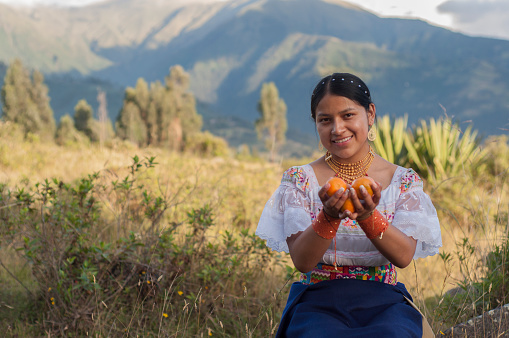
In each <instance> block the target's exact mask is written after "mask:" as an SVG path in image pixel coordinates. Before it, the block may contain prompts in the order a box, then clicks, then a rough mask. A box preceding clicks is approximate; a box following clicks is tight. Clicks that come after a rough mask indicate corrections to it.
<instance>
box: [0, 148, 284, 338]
mask: <svg viewBox="0 0 509 338" xmlns="http://www.w3.org/2000/svg"><path fill="white" fill-rule="evenodd" d="M156 164H157V163H156V162H155V158H154V157H147V158H145V159H140V158H139V157H138V156H134V157H133V161H132V164H131V166H130V167H129V168H128V173H127V174H126V175H125V176H118V174H115V175H114V176H106V175H102V174H99V173H94V174H91V175H88V176H87V177H85V178H82V179H80V180H79V181H78V182H76V183H75V184H67V183H65V182H62V181H60V180H57V179H53V180H45V181H44V182H42V183H37V184H35V186H34V188H32V189H28V188H14V189H9V188H7V187H6V186H5V185H0V219H1V220H2V222H0V245H4V244H7V243H9V245H10V246H13V247H14V248H16V250H17V251H18V252H19V253H20V254H21V255H22V257H24V258H25V259H26V260H27V261H28V262H30V265H31V267H32V273H33V278H34V279H35V281H36V283H37V285H38V287H37V288H35V289H34V290H31V293H33V296H34V297H33V298H32V299H31V300H30V301H31V302H35V303H37V307H38V310H37V312H36V313H35V316H36V319H34V322H35V323H36V324H34V330H36V331H37V332H36V333H37V334H38V335H47V334H59V335H72V336H76V335H78V336H82V335H83V336H84V335H97V336H111V335H113V336H117V335H144V336H146V335H158V336H173V335H175V336H180V335H184V336H195V335H197V336H199V335H204V334H205V335H208V334H209V333H210V332H212V331H214V332H218V333H220V334H222V335H225V336H234V335H237V334H238V333H239V332H243V331H245V330H247V329H248V327H250V330H252V331H253V332H254V331H255V330H256V332H258V333H259V335H263V336H266V335H270V334H273V333H274V332H273V331H274V328H275V327H276V325H277V322H278V318H277V317H276V318H275V316H274V315H273V312H272V307H273V306H278V307H279V306H281V305H282V304H281V303H280V301H281V300H277V299H270V295H267V297H266V298H265V299H260V298H258V297H257V296H256V295H251V294H250V293H249V290H251V289H255V288H256V287H259V284H260V283H261V281H262V280H263V278H264V270H265V269H266V267H267V266H271V267H272V268H274V267H275V266H276V265H274V263H273V260H274V258H275V253H274V252H272V251H271V250H270V249H268V248H267V247H266V245H265V243H264V241H262V240H261V239H259V238H258V237H257V236H255V235H254V233H252V232H251V231H250V230H248V229H241V230H239V231H238V232H235V233H234V232H231V231H227V230H221V231H219V232H218V231H217V228H216V224H215V210H214V209H213V208H212V207H211V206H210V205H207V204H205V205H203V206H202V207H198V208H192V209H190V210H189V211H188V212H187V214H186V217H185V218H184V219H182V220H178V219H175V218H173V217H174V216H173V217H170V215H168V213H167V211H168V210H170V209H172V208H174V207H175V206H176V205H178V204H180V203H181V202H182V201H183V200H184V199H187V198H189V196H187V195H185V196H180V195H174V196H172V195H165V194H164V193H163V192H161V191H158V190H154V189H151V188H150V186H149V185H147V182H150V181H147V180H146V178H147V175H148V176H150V171H151V170H152V168H153V167H154V166H155V165H156ZM277 312H279V310H278V311H277ZM232 313H236V316H232V315H231V314H232ZM269 313H270V317H271V318H272V319H271V320H270V321H269V320H268V319H269ZM265 316H267V321H265V320H263V321H262V319H264V318H265ZM191 317H192V319H191Z"/></svg>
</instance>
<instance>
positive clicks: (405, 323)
mask: <svg viewBox="0 0 509 338" xmlns="http://www.w3.org/2000/svg"><path fill="white" fill-rule="evenodd" d="M405 297H407V298H409V299H410V300H411V299H412V298H411V296H410V294H409V293H408V291H407V290H406V288H405V286H404V285H403V284H402V283H398V284H397V285H389V284H385V283H381V282H374V281H364V280H355V279H336V280H328V281H323V282H320V283H317V284H313V285H305V284H302V283H300V282H296V283H293V285H292V288H291V289H290V295H289V296H288V301H287V303H286V307H285V309H284V311H283V315H282V318H281V322H280V324H279V329H278V331H277V334H276V337H292V338H294V337H374V336H376V337H378V338H380V337H398V338H400V337H422V332H423V329H422V325H423V324H422V316H421V314H420V313H419V312H418V311H417V310H416V309H414V308H413V307H412V306H411V305H410V304H409V303H408V302H407V301H406V299H405Z"/></svg>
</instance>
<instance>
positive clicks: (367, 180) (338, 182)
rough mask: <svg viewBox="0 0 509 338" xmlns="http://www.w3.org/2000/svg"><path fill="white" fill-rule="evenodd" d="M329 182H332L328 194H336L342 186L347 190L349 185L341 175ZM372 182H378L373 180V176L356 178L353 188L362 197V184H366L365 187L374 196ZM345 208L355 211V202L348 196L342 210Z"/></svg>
mask: <svg viewBox="0 0 509 338" xmlns="http://www.w3.org/2000/svg"><path fill="white" fill-rule="evenodd" d="M327 183H329V184H330V187H329V189H328V190H327V195H329V196H332V195H334V193H335V192H336V191H338V190H339V189H341V188H343V189H345V190H346V188H347V187H348V184H346V182H345V181H343V179H341V178H339V177H332V178H330V179H329V180H328V181H327ZM371 184H376V183H375V180H373V179H372V178H371V177H368V176H363V177H359V178H357V179H355V180H354V181H353V182H352V188H354V190H355V193H356V194H357V197H359V199H362V193H361V186H364V188H366V190H367V191H368V194H370V195H371V196H373V189H371ZM345 210H350V212H352V213H353V212H354V211H355V207H354V206H353V202H352V200H351V199H350V198H348V199H347V200H346V201H345V203H344V204H343V206H342V207H341V212H345Z"/></svg>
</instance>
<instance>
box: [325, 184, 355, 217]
mask: <svg viewBox="0 0 509 338" xmlns="http://www.w3.org/2000/svg"><path fill="white" fill-rule="evenodd" d="M329 188H330V183H326V184H325V185H324V186H323V187H322V189H320V191H319V192H318V197H320V199H321V200H322V204H323V211H324V212H325V213H326V214H327V215H329V216H331V217H334V218H341V219H343V218H346V217H348V215H347V213H346V212H348V213H349V211H346V212H341V207H342V206H343V204H344V203H345V201H346V200H347V199H348V196H349V195H350V189H347V190H345V189H344V188H340V189H339V190H338V191H336V192H335V193H334V194H333V195H332V196H329V195H328V194H327V191H328V190H329ZM348 188H351V186H350V185H349V186H348Z"/></svg>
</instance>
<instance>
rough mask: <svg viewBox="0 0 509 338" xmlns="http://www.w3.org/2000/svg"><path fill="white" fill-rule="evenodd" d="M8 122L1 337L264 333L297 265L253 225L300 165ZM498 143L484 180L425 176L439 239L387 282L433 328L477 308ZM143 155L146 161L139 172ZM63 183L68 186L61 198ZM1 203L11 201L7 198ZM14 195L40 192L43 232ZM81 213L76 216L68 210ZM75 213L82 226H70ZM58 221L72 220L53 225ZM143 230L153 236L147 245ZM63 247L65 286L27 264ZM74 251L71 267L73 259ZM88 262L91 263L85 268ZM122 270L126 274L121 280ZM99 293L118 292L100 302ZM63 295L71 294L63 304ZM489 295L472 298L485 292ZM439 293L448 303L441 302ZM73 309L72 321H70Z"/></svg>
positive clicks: (500, 183)
mask: <svg viewBox="0 0 509 338" xmlns="http://www.w3.org/2000/svg"><path fill="white" fill-rule="evenodd" d="M13 130H14V129H13V128H10V127H9V126H8V125H2V126H0V133H1V136H2V137H1V138H0V158H1V161H0V192H1V193H0V196H1V199H0V203H3V204H2V207H1V208H0V216H1V217H2V219H3V224H4V225H6V224H8V225H9V226H8V227H5V226H4V227H2V228H1V231H2V233H3V237H2V242H0V243H1V245H0V252H1V255H0V257H1V258H0V263H1V265H2V266H1V267H0V285H1V287H0V290H1V291H0V299H1V301H0V305H1V306H0V329H1V330H2V331H3V332H7V333H8V334H9V335H16V334H18V335H21V336H38V335H42V334H47V332H53V333H54V334H72V335H74V334H77V333H81V334H86V333H87V332H88V334H89V335H90V334H99V335H103V334H104V335H107V334H108V335H111V334H114V335H117V334H118V335H121V334H126V332H127V334H133V335H135V334H141V333H144V334H147V333H151V334H153V335H155V336H168V335H201V334H204V335H210V334H212V335H220V336H225V337H230V336H238V335H239V333H240V332H247V333H246V335H252V336H267V335H271V333H272V334H273V332H274V330H275V329H276V328H277V324H278V321H279V318H280V314H281V311H282V309H283V306H284V303H285V299H286V297H287V293H288V286H289V284H290V283H291V282H292V281H294V280H296V279H297V278H298V274H296V273H294V270H293V268H292V267H291V263H290V260H289V257H288V256H287V255H286V254H284V255H276V254H275V253H270V252H269V251H266V250H265V249H264V248H265V244H264V243H263V241H259V240H258V241H257V240H256V238H255V237H254V236H253V231H254V229H255V228H256V224H257V222H258V219H259V216H260V213H261V211H262V209H263V206H264V204H265V202H266V201H267V199H268V198H269V197H270V196H271V194H272V192H273V191H274V190H275V189H276V188H277V186H278V185H279V180H280V177H281V174H282V172H283V170H284V169H286V168H287V167H288V166H290V165H294V164H303V163H306V162H307V161H308V160H306V159H300V160H295V159H294V160H291V161H288V160H286V161H284V163H282V164H281V165H279V164H270V163H265V162H263V161H260V160H256V159H253V158H251V159H249V158H246V159H244V160H238V159H234V158H231V157H223V158H221V157H218V158H202V157H199V156H196V155H194V154H190V153H186V154H178V153H171V152H167V151H165V150H162V149H137V148H134V147H132V146H129V145H128V144H122V143H115V147H114V148H108V147H104V148H100V147H96V146H91V147H87V146H77V145H76V146H74V147H59V146H56V145H54V144H43V143H38V142H35V143H34V141H32V142H29V141H23V139H20V138H19V135H17V134H16V133H13ZM493 142H494V141H493ZM498 142H499V143H496V144H495V143H494V144H492V145H490V144H487V145H486V148H489V149H491V150H490V155H489V156H492V157H493V156H497V159H496V160H497V161H502V162H500V163H499V164H498V169H496V171H495V172H496V173H498V174H497V175H496V176H492V175H491V174H490V171H489V170H487V169H486V168H485V170H486V171H485V172H483V173H481V174H480V175H479V177H477V178H476V177H472V176H470V175H469V174H467V173H466V172H465V174H464V175H460V176H459V177H456V178H454V179H451V180H447V181H444V182H442V183H441V184H438V185H433V186H432V185H430V184H429V183H426V184H425V187H426V191H427V192H428V193H429V194H430V196H431V198H432V200H433V203H434V204H435V206H436V207H437V211H438V213H439V218H440V221H441V225H442V234H443V243H444V247H443V248H442V249H441V250H440V255H437V256H434V257H429V258H427V259H419V260H416V261H414V262H413V263H412V265H411V266H410V267H408V268H406V269H404V270H399V271H398V276H399V277H398V278H399V280H400V281H401V282H403V283H405V284H406V286H407V288H408V289H409V291H410V293H411V294H412V296H413V297H414V299H415V301H416V303H417V304H418V305H419V307H420V308H421V309H422V310H423V311H424V312H425V313H426V314H427V316H428V319H429V321H430V323H431V324H432V326H433V328H434V329H435V331H436V332H439V330H443V331H445V330H446V329H447V328H448V327H450V326H451V325H454V324H456V323H458V322H461V321H463V320H465V319H468V318H469V316H473V314H475V312H472V304H473V303H472V302H474V303H475V304H478V303H476V302H477V301H478V299H477V296H476V293H475V292H474V291H475V289H474V287H473V284H472V286H469V285H470V284H468V283H470V282H472V283H473V282H479V281H481V280H483V279H484V278H492V277H489V276H490V275H486V274H485V272H486V268H485V264H481V263H482V262H483V259H484V258H485V257H486V256H487V254H488V253H489V252H490V251H492V250H493V249H494V248H496V247H497V246H499V245H500V244H501V243H504V241H506V240H507V239H506V236H507V233H506V229H505V227H504V226H507V212H508V211H509V209H508V205H507V199H506V198H507V195H508V193H509V192H508V191H507V182H506V180H507V175H506V174H507V172H506V171H505V174H504V171H503V166H505V167H507V165H508V163H507V156H506V155H507V154H505V155H504V154H503V155H502V156H499V155H497V153H496V151H499V150H500V149H502V148H503V147H504V146H505V148H504V149H506V148H507V146H508V145H507V139H505V141H503V140H499V141H498ZM500 142H502V143H500ZM504 142H505V144H503V143H504ZM491 151H494V152H491ZM135 157H137V158H138V159H137V160H134V158H135ZM148 159H150V163H154V165H153V167H152V166H148V167H145V165H146V164H147V163H148V162H147V160H148ZM133 160H134V162H133ZM133 163H134V166H133ZM137 164H139V165H140V166H139V167H138V165H137ZM501 166H502V167H501ZM501 170H502V171H501ZM94 173H97V176H95V175H94ZM46 179H48V180H46ZM38 182H39V184H36V183H38ZM91 182H92V183H93V184H92V185H89V183H91ZM121 182H124V183H122V184H120V185H119V183H121ZM130 182H132V184H131V183H130ZM126 184H127V185H126ZM129 186H130V187H131V188H129ZM473 187H475V189H473ZM69 189H70V190H69ZM72 189H77V190H76V191H75V193H72V194H70V195H68V194H67V192H68V191H73V190H72ZM8 191H12V194H8ZM465 191H469V193H465ZM44 192H46V193H44ZM25 193H27V194H29V195H26V194H25ZM30 195H31V196H32V197H28V196H30ZM44 196H46V197H44ZM72 196H75V197H72ZM79 196H87V199H86V201H87V203H86V204H82V205H80V204H73V203H72V201H73V198H79ZM89 197H93V199H90V198H89ZM10 198H17V201H18V202H17V203H14V204H10V202H9V201H10V200H9V199H10ZM25 198H33V199H34V202H33V203H34V204H33V206H37V205H38V202H37V201H38V200H39V198H46V199H47V200H46V201H47V204H46V208H48V212H49V211H50V209H51V211H52V212H51V215H52V217H50V218H43V219H45V222H51V224H52V226H51V227H49V228H45V225H44V224H46V223H43V224H42V226H39V227H33V228H32V227H30V224H32V222H35V223H33V224H34V226H35V225H36V224H40V223H37V222H36V221H37V220H38V219H40V218H38V217H37V215H38V213H39V211H38V210H43V209H39V208H33V209H30V208H29V209H26V210H25V209H23V210H25V211H23V212H17V211H16V210H17V209H16V210H14V209H13V208H17V207H18V205H19V206H20V207H22V206H23V205H24V203H26V200H25ZM157 201H159V202H157ZM57 202H58V203H57ZM5 203H9V204H5ZM153 203H156V204H153ZM158 203H159V204H158ZM161 203H162V204H161ZM165 203H168V204H165ZM82 207H86V208H85V209H81V208H82ZM96 207H97V208H98V209H95V208H96ZM154 208H155V209H154ZM159 208H161V209H159ZM59 210H67V213H66V214H65V215H66V216H65V217H66V218H65V219H66V220H67V222H68V223H60V222H59V219H60V216H59V215H61V216H63V215H64V214H60V213H59ZM150 210H152V211H150ZM157 210H159V211H162V210H164V213H162V214H161V215H162V216H161V217H155V216H157V213H156V214H154V213H153V212H154V211H157ZM80 212H83V214H80V215H81V216H80V217H78V218H73V217H72V215H78V214H76V213H80ZM90 215H95V216H94V217H92V218H89V217H90ZM504 215H505V216H504ZM21 218H23V219H24V221H23V222H20V221H21ZM73 220H74V221H73ZM76 220H81V221H80V222H76V223H72V222H75V221H76ZM152 222H155V223H152ZM69 224H74V225H73V226H76V227H77V228H74V230H73V231H71V229H72V228H68V229H69V230H70V231H67V232H58V231H57V230H58V229H60V227H64V228H65V227H68V226H69ZM151 224H156V225H157V226H156V227H155V228H154V229H153V230H154V231H155V232H151V231H152V230H150V229H152V226H151ZM25 226H26V228H23V229H24V232H23V233H22V234H23V236H28V237H27V238H29V240H28V241H26V242H23V240H22V238H20V237H19V236H17V235H20V233H17V232H16V231H17V230H16V231H14V229H21V227H25ZM18 227H20V228H18ZM41 229H47V230H46V231H49V230H50V229H52V230H51V231H53V232H52V235H51V236H56V237H55V238H58V239H59V241H58V242H55V243H54V239H53V242H52V239H51V238H49V237H44V236H45V232H41ZM172 229H173V230H172ZM77 230H79V231H80V233H81V235H80V240H79V241H78V242H77V244H76V243H75V242H72V238H73V237H72V234H73V233H74V231H77ZM149 230H150V231H149ZM130 231H132V233H131V234H132V235H131V236H130V235H129V233H130ZM168 231H169V232H168ZM48 234H49V233H46V236H48ZM12 236H14V237H12ZM32 236H35V237H32ZM41 236H42V237H41ZM58 236H63V237H58ZM66 236H70V237H66ZM154 236H155V237H154ZM11 238H12V239H13V240H11ZM30 239H34V240H33V241H31V240H30ZM36 239H37V240H36ZM154 239H157V240H156V242H150V241H152V240H154ZM39 240H42V241H49V242H48V243H52V244H50V245H49V249H50V250H49V251H44V250H45V249H44V248H45V246H40V245H38V244H37V243H38V241H39ZM143 241H147V242H143ZM23 243H25V244H23ZM57 243H58V244H57ZM73 243H74V244H73ZM101 243H102V244H101ZM129 243H131V244H129ZM149 243H152V244H150V245H149ZM155 243H159V244H155ZM67 245H71V246H72V248H73V249H72V250H74V251H70V252H71V253H72V254H71V255H70V256H69V257H68V258H67V260H65V259H64V260H63V262H64V263H65V262H67V263H66V264H69V263H71V265H70V266H71V267H72V266H74V267H75V268H76V269H77V270H73V269H74V268H73V269H71V268H66V267H64V266H65V264H64V263H62V264H63V265H62V266H61V267H60V269H61V271H67V272H66V273H73V274H75V273H77V275H76V277H75V278H76V280H75V281H74V284H72V285H74V286H73V289H72V290H73V292H72V293H71V294H70V295H67V293H66V291H65V288H64V289H61V286H59V285H60V284H58V283H57V281H61V283H64V284H62V285H67V284H65V283H67V281H68V280H67V279H66V277H65V276H64V275H59V276H58V277H54V278H53V277H52V278H49V277H50V275H48V274H49V273H51V271H52V270H51V268H52V265H51V264H52V263H49V262H51V260H49V261H47V262H48V263H47V264H46V263H44V264H43V265H41V264H40V263H38V259H43V262H46V259H50V258H51V257H53V258H52V259H56V258H58V256H51V255H52V254H51V253H52V252H60V251H58V250H62V249H64V248H66V246H67ZM129 245H135V247H136V248H138V249H135V247H131V246H129ZM160 246H161V247H160ZM16 248H19V249H20V250H18V251H16V250H15V249H16ZM53 249H54V250H53ZM27 250H28V251H27ZM69 250H71V249H69ZM76 250H78V251H76ZM120 254H122V255H121V256H119V255H120ZM24 255H25V256H24ZM26 255H28V256H26ZM30 255H31V256H30ZM82 256H83V257H88V260H89V261H88V263H86V264H85V263H84V262H83V261H82V260H81V258H80V257H82ZM30 257H31V258H30ZM65 257H67V256H65ZM73 257H75V258H73ZM106 258H107V259H106ZM75 260H76V261H77V262H78V263H79V264H75V265H72V264H74V263H73V262H74V261H75ZM115 262H116V263H118V264H120V265H119V266H120V267H122V266H123V265H122V264H126V263H129V264H133V265H125V266H124V269H126V270H118V268H116V269H117V270H116V269H115V268H114V267H115V264H113V263H115ZM275 262H280V264H279V265H278V264H275ZM245 264H249V266H247V265H245ZM96 267H100V269H98V270H94V269H96ZM130 269H134V270H130ZM99 271H110V272H111V273H112V274H111V275H110V278H113V279H107V278H106V279H105V278H104V274H101V273H99ZM122 271H125V272H122ZM129 271H133V272H135V273H134V274H132V275H129V273H128V272H129ZM178 271H180V272H178ZM80 273H81V275H80ZM78 277H79V278H78ZM69 278H71V277H69ZM73 278H74V277H73ZM108 280H113V281H114V283H113V284H111V283H110V282H108ZM71 281H72V279H71ZM118 283H126V284H123V285H124V287H125V288H124V290H125V291H124V292H122V293H116V292H119V291H118V290H117V287H118V285H121V284H118ZM152 283H154V284H155V287H154V288H152V287H151V286H150V285H151V284H152ZM493 283H494V281H493ZM94 285H100V286H101V287H96V286H94ZM458 285H465V290H466V292H465V293H463V295H464V296H467V298H465V297H464V296H461V297H463V298H457V299H458V301H457V302H456V303H454V302H453V303H450V295H452V294H454V295H456V296H455V297H460V296H458V295H460V294H461V293H447V292H448V291H449V290H451V289H456V288H457V287H458ZM87 290H88V291H87ZM490 290H491V288H490ZM495 291H496V289H495V288H493V290H491V292H495ZM109 292H110V293H111V292H114V295H117V296H116V297H111V295H110V294H109ZM455 292H457V290H456V291H455ZM469 295H470V296H471V297H472V301H471V300H469V298H468V296H469ZM68 297H75V298H72V299H73V301H72V302H69V300H68ZM488 298H489V297H488V294H486V293H485V294H484V299H488ZM69 299H71V298H69ZM125 301H126V302H127V303H125V304H124V302H125ZM103 302H104V304H103ZM442 302H443V303H444V304H449V305H448V307H447V308H444V307H443V306H442V307H440V304H441V303H442ZM437 304H438V305H437ZM451 304H452V305H451ZM458 309H459V310H458ZM482 309H486V307H485V305H483V307H482ZM64 310H65V311H64ZM457 311H459V312H457ZM112 313H115V316H112ZM76 315H79V316H80V318H81V320H79V321H74V320H72V318H74V317H73V316H76ZM499 333H500V332H499Z"/></svg>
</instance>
